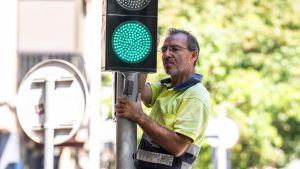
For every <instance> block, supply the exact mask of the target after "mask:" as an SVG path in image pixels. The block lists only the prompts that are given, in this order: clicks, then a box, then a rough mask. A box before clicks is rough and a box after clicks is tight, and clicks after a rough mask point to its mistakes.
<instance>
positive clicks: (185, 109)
mask: <svg viewBox="0 0 300 169" xmlns="http://www.w3.org/2000/svg"><path fill="white" fill-rule="evenodd" d="M207 120H208V110H207V107H206V105H205V103H204V102H202V101H201V99H199V98H196V97H192V98H185V99H183V100H182V102H181V104H180V106H179V108H178V112H177V116H176V119H175V121H174V131H175V132H177V133H180V134H183V135H185V136H187V137H189V138H191V139H192V140H193V141H195V140H196V139H197V138H198V137H199V136H201V135H203V134H204V131H205V126H206V123H207Z"/></svg>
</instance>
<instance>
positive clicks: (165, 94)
mask: <svg viewBox="0 0 300 169" xmlns="http://www.w3.org/2000/svg"><path fill="white" fill-rule="evenodd" d="M199 50H200V49H199V45H198V42H197V39H196V38H195V37H194V36H193V35H191V34H190V33H189V32H187V31H184V30H178V29H170V30H169V34H168V36H167V38H166V39H165V41H164V44H163V46H162V48H161V52H162V61H163V65H164V69H165V72H166V73H167V74H168V75H170V78H168V79H164V80H162V81H161V82H159V83H157V84H147V83H146V84H145V85H144V88H143V89H141V94H139V95H138V100H137V102H132V101H130V100H129V99H127V98H126V97H119V98H118V99H117V104H116V105H115V111H116V116H117V117H119V118H126V119H128V120H132V121H133V122H136V123H137V124H138V125H139V126H140V127H141V128H142V129H143V131H144V134H143V137H142V140H141V143H140V145H139V149H138V151H137V153H136V155H135V158H136V159H137V163H136V164H137V168H138V169H152V168H153V169H154V168H155V169H158V168H159V169H188V168H191V166H192V163H193V162H194V160H195V158H196V157H197V155H198V153H199V151H200V145H201V142H202V140H203V135H204V131H205V127H206V124H207V120H208V115H209V112H210V98H209V93H208V92H207V90H206V89H205V87H204V86H203V85H202V83H201V78H202V76H201V75H200V74H196V73H195V65H196V62H197V60H198V55H199ZM141 77H142V75H141ZM142 79H146V78H145V77H144V78H140V80H142ZM141 100H142V101H143V103H144V104H145V105H146V106H148V107H152V110H151V113H150V115H149V117H148V116H147V115H146V114H145V113H144V112H143V110H142V108H141Z"/></svg>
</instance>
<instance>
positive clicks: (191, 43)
mask: <svg viewBox="0 0 300 169" xmlns="http://www.w3.org/2000/svg"><path fill="white" fill-rule="evenodd" d="M179 33H182V34H185V35H186V36H187V39H188V40H187V42H188V46H187V47H188V50H189V51H191V52H193V51H196V52H197V59H196V61H195V63H194V65H196V63H197V60H198V57H199V53H200V46H199V43H198V41H197V38H196V37H195V36H194V35H192V34H191V33H190V32H188V31H186V30H182V29H176V28H170V29H169V31H168V35H175V34H179Z"/></svg>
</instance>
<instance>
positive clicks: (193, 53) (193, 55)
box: [192, 50, 198, 62]
mask: <svg viewBox="0 0 300 169" xmlns="http://www.w3.org/2000/svg"><path fill="white" fill-rule="evenodd" d="M192 59H193V62H195V61H196V60H197V59H198V52H197V51H196V50H195V51H193V52H192Z"/></svg>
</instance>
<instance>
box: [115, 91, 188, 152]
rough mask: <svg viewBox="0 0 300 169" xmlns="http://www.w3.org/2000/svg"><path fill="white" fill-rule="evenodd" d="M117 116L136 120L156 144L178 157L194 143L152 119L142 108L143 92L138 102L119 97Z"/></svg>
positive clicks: (116, 108) (116, 107) (116, 109)
mask: <svg viewBox="0 0 300 169" xmlns="http://www.w3.org/2000/svg"><path fill="white" fill-rule="evenodd" d="M115 111H116V116H117V117H120V118H126V119H128V120H131V121H134V122H136V123H137V124H138V125H139V126H140V127H141V128H142V129H143V131H144V132H145V133H147V134H148V135H149V136H150V137H151V138H152V140H153V141H155V143H156V144H158V145H160V146H161V147H162V148H164V149H165V150H167V151H168V152H169V153H171V154H172V155H174V156H176V157H178V156H180V155H182V154H183V153H184V152H185V151H186V149H187V148H188V147H189V146H190V145H191V144H192V139H190V138H189V137H186V136H184V135H181V134H179V133H176V132H174V131H171V130H168V129H167V128H164V127H163V126H161V125H159V124H158V123H156V122H155V121H153V120H152V119H150V118H149V117H148V116H147V115H146V114H145V113H144V112H143V111H142V108H141V94H139V97H138V100H137V102H132V101H130V100H129V99H128V98H126V97H119V98H118V102H117V104H116V106H115Z"/></svg>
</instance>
